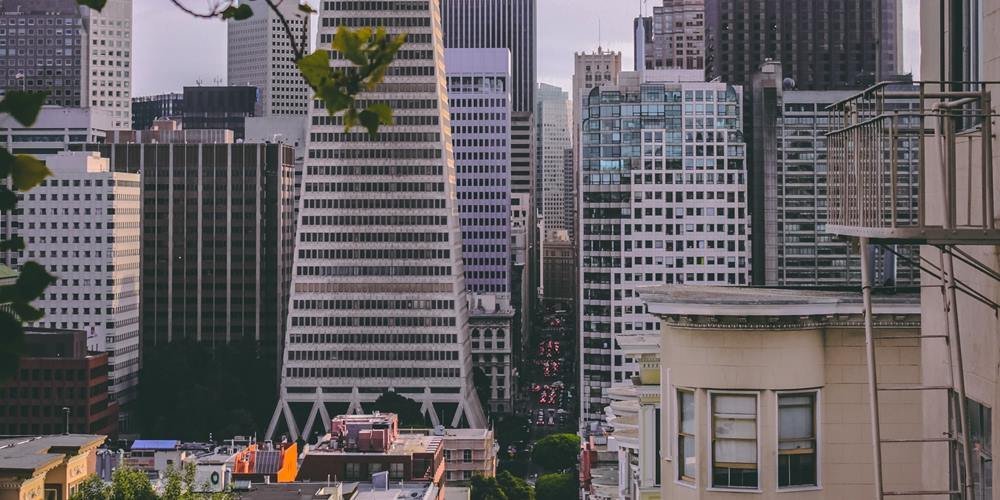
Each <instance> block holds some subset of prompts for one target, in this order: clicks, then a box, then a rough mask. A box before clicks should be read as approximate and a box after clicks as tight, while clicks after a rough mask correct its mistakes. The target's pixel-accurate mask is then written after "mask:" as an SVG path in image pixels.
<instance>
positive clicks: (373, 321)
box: [292, 316, 455, 328]
mask: <svg viewBox="0 0 1000 500" xmlns="http://www.w3.org/2000/svg"><path fill="white" fill-rule="evenodd" d="M292 326H339V327H383V328H392V327H397V328H406V327H412V328H419V327H435V326H455V318H454V317H449V318H433V317H432V318H426V317H420V316H393V317H384V316H380V317H374V316H361V317H351V316H346V317H345V316H337V317H314V316H292Z"/></svg>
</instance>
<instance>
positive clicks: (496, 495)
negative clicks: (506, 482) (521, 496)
mask: <svg viewBox="0 0 1000 500" xmlns="http://www.w3.org/2000/svg"><path fill="white" fill-rule="evenodd" d="M469 486H470V487H471V488H472V500H509V499H508V498H507V494H506V493H504V492H503V490H502V489H501V488H500V484H499V483H497V479H496V478H495V477H483V476H481V475H478V474H477V475H475V476H472V481H471V482H470V483H469Z"/></svg>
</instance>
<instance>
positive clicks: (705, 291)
mask: <svg viewBox="0 0 1000 500" xmlns="http://www.w3.org/2000/svg"><path fill="white" fill-rule="evenodd" d="M638 292H639V296H640V297H641V298H642V299H643V301H645V302H646V304H647V305H648V306H649V312H651V313H653V314H665V315H673V314H679V315H695V316H813V315H838V314H860V313H861V308H862V305H863V304H862V297H861V290H860V289H855V290H848V289H819V288H816V289H811V288H776V287H735V286H700V285H661V286H653V287H644V288H639V289H638ZM873 304H874V305H873V307H874V312H875V313H876V314H920V297H919V295H918V293H917V292H916V291H915V290H914V291H913V292H912V293H911V292H910V291H909V290H905V291H903V292H901V293H899V292H897V293H890V292H889V291H888V290H885V291H883V293H877V294H876V296H875V297H874V301H873Z"/></svg>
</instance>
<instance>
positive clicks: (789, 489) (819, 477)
mask: <svg viewBox="0 0 1000 500" xmlns="http://www.w3.org/2000/svg"><path fill="white" fill-rule="evenodd" d="M788 394H812V395H813V420H814V421H813V425H814V426H815V431H814V434H815V436H816V485H815V486H784V487H781V486H777V484H778V482H779V481H778V480H779V477H778V476H779V475H780V474H781V470H780V469H779V467H778V451H777V450H778V446H779V439H780V438H781V427H780V425H781V412H780V409H779V408H778V399H779V398H780V397H781V396H782V395H788ZM821 397H822V391H820V389H819V388H818V387H817V388H813V389H797V390H787V391H774V449H775V455H774V484H775V488H777V491H778V493H795V492H799V491H815V490H822V489H823V467H822V464H823V448H824V446H822V443H823V436H822V434H823V425H822V424H823V418H822V415H823V412H822V411H820V409H821V408H822V399H820V398H821Z"/></svg>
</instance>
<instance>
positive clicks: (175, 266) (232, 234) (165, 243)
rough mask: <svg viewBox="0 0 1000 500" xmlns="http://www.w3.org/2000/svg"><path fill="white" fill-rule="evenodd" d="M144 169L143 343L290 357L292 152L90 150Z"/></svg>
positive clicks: (119, 166)
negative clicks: (241, 345) (242, 346)
mask: <svg viewBox="0 0 1000 500" xmlns="http://www.w3.org/2000/svg"><path fill="white" fill-rule="evenodd" d="M84 148H86V149H89V150H93V151H99V152H100V153H101V155H102V156H104V157H105V158H108V159H109V160H110V163H111V168H112V169H114V170H115V171H128V172H142V182H143V204H142V207H143V212H144V214H143V215H144V216H143V232H142V234H143V245H142V252H143V262H142V282H143V284H142V297H143V300H142V317H143V325H142V328H143V345H144V346H145V347H146V348H147V349H155V348H156V346H162V345H165V344H167V343H170V342H182V341H190V342H200V343H203V344H207V345H211V346H215V345H222V344H227V343H229V342H237V341H247V342H256V343H257V344H259V346H260V350H261V353H262V356H266V357H269V358H270V359H272V360H273V359H274V358H275V357H277V356H278V355H279V354H280V352H281V342H282V331H283V330H284V325H285V318H286V315H287V307H288V293H289V292H288V287H289V284H290V274H291V263H292V247H293V244H294V233H293V227H294V225H293V221H292V213H293V207H292V199H293V193H292V186H293V183H294V170H293V166H292V164H293V152H292V148H291V147H290V146H286V145H283V144H262V143H241V144H226V143H221V144H193V143H183V144H165V143H164V144H135V143H131V144H88V145H86V146H84Z"/></svg>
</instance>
